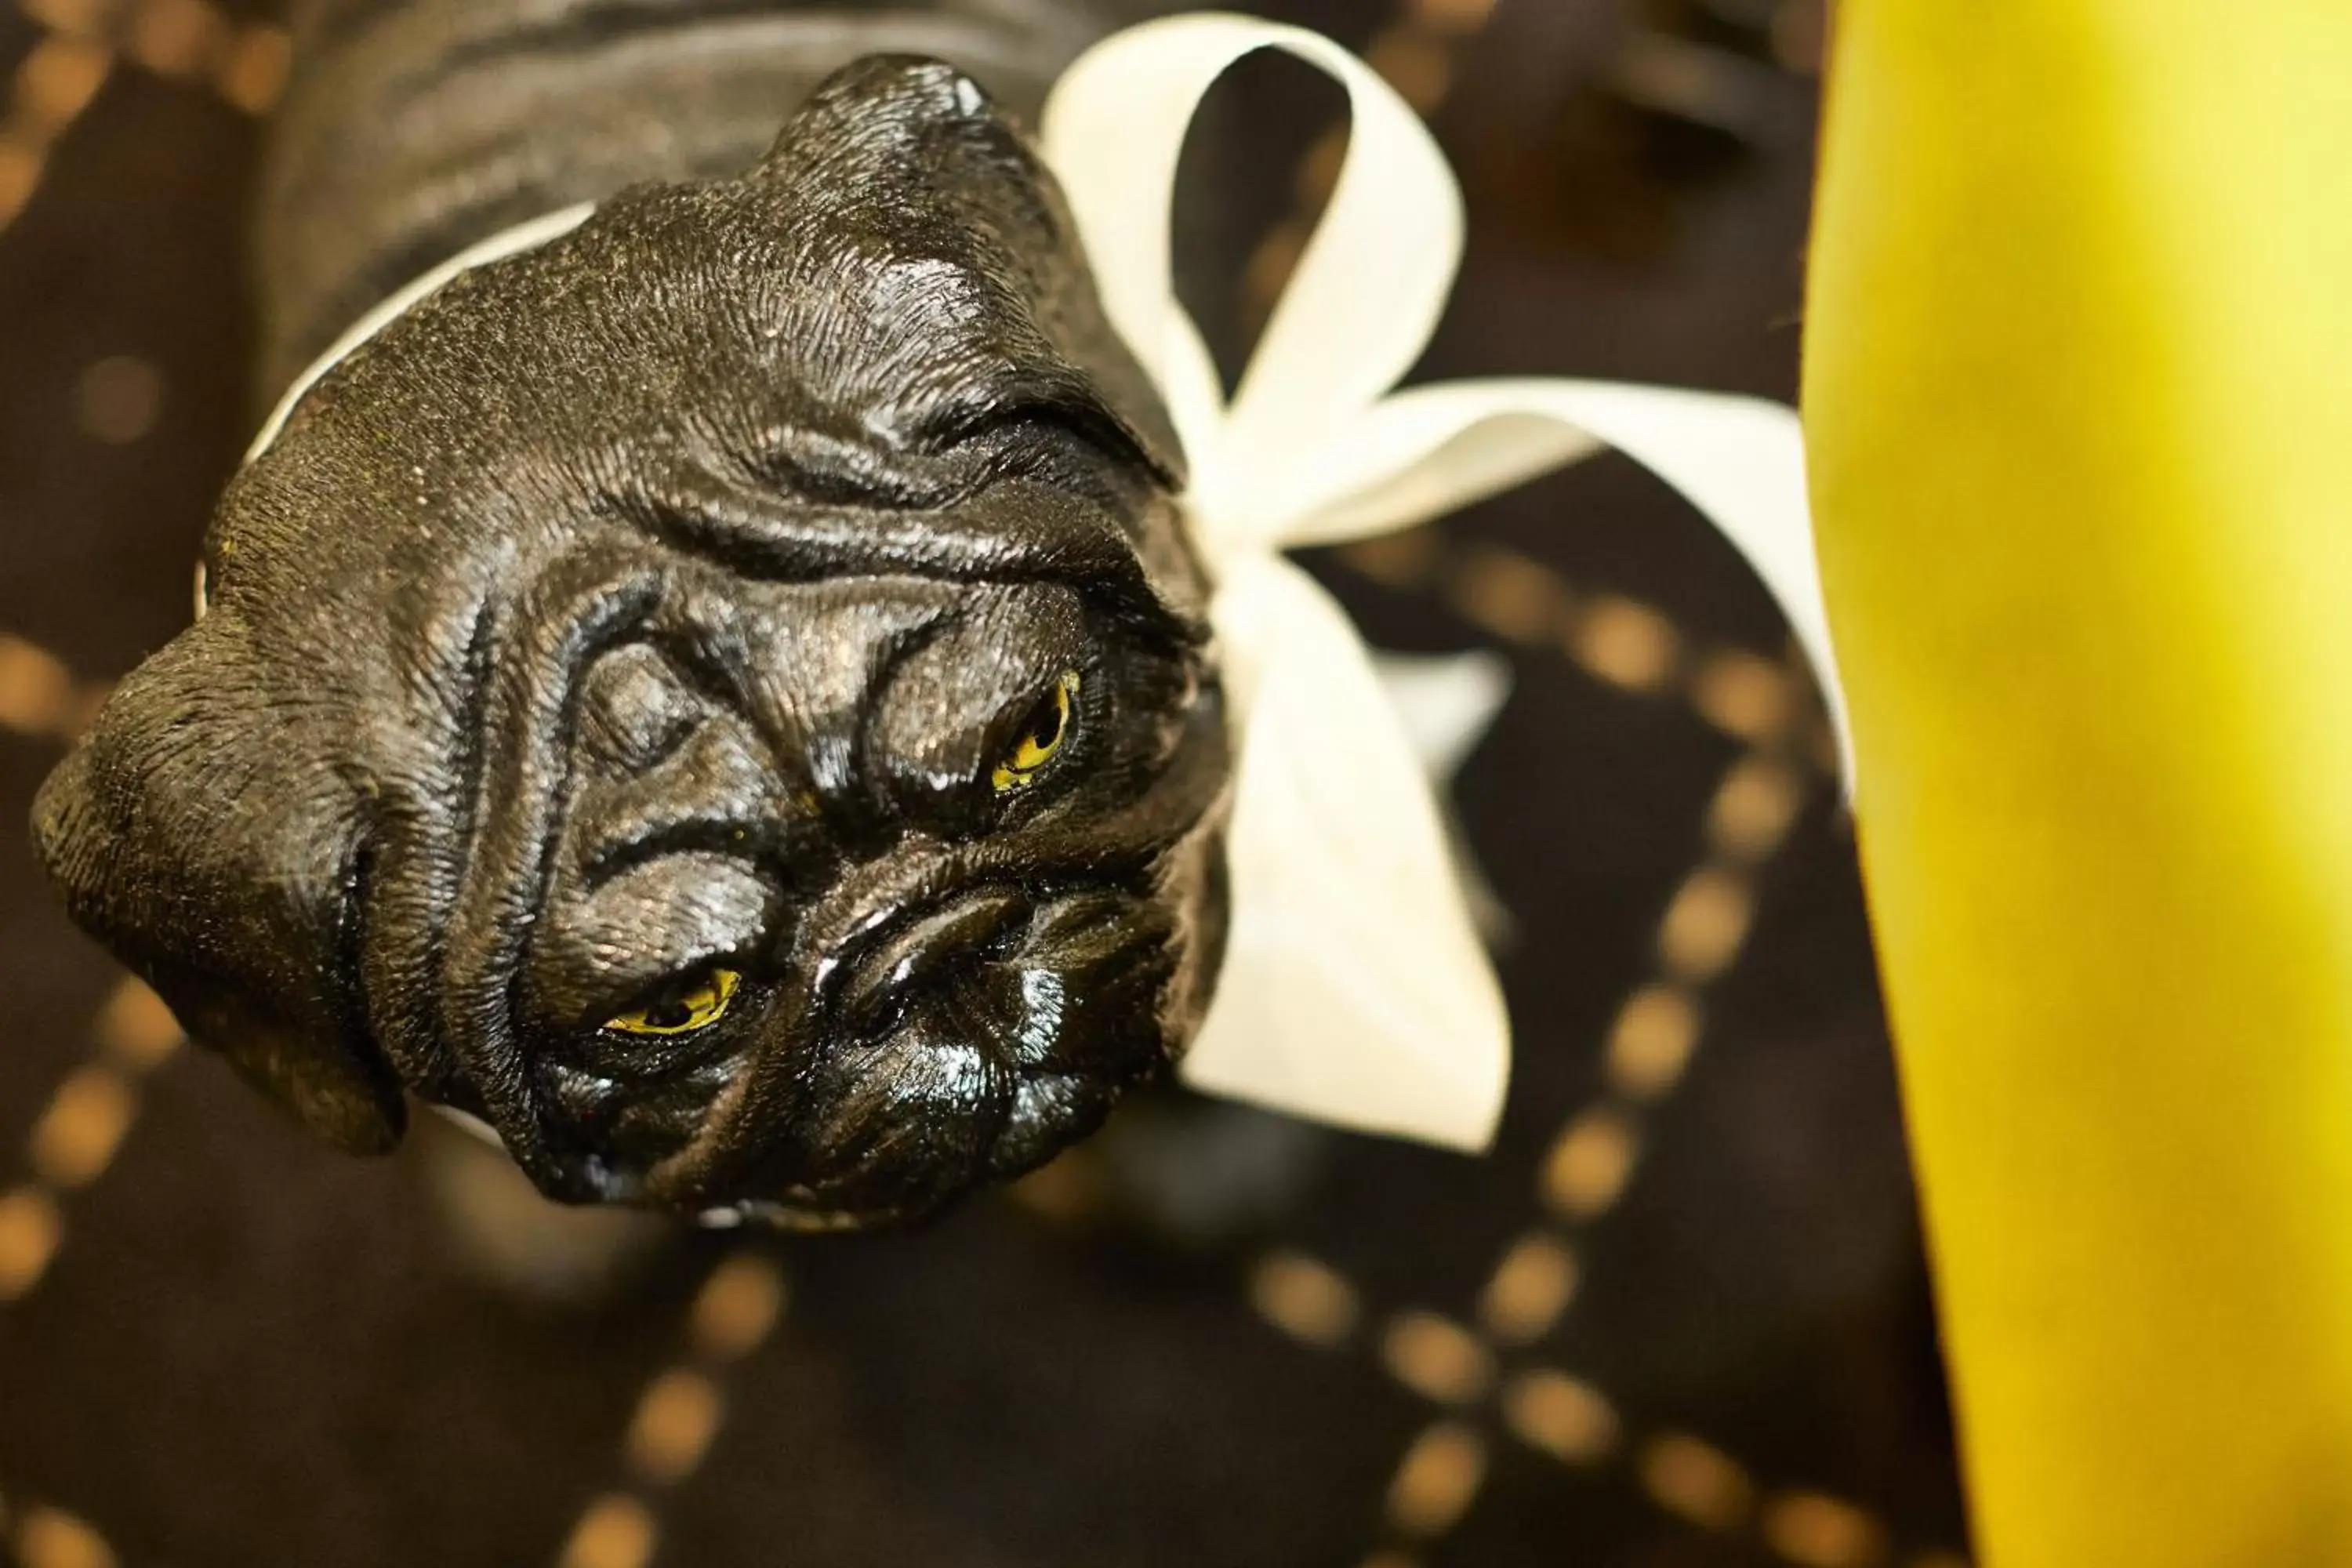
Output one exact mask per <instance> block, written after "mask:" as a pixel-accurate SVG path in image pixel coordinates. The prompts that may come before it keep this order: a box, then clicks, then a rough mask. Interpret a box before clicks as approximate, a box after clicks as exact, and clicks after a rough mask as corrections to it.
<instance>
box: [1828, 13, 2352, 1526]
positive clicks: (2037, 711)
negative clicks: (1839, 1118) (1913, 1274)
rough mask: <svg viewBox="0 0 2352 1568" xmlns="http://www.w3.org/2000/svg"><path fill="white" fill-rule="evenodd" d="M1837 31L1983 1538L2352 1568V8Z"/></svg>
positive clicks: (1911, 863) (1865, 565)
mask: <svg viewBox="0 0 2352 1568" xmlns="http://www.w3.org/2000/svg"><path fill="white" fill-rule="evenodd" d="M1839 23H1840V33H1839V37H1838V40H1837V47H1836V50H1835V59H1834V64H1833V68H1832V84H1831V93H1830V105H1831V107H1830V113H1829V120H1828V129H1827V137H1826V143H1825V148H1824V163H1823V176H1822V188H1821V193H1820V206H1819V212H1818V217H1817V230H1816V234H1815V239H1814V254H1813V258H1812V272H1811V301H1810V306H1809V310H1808V329H1807V334H1808V335H1807V363H1806V368H1805V392H1804V403H1805V412H1806V418H1807V424H1808V427H1809V437H1808V438H1809V443H1810V450H1811V465H1812V484H1813V498H1814V505H1815V510H1816V514H1817V521H1818V526H1819V529H1820V533H1821V548H1822V558H1823V569H1824V581H1825V584H1826V590H1827V595H1828V601H1829V608H1830V611H1831V620H1832V626H1833V629H1834V631H1835V634H1836V637H1837V643H1838V653H1839V659H1840V662H1841V664H1842V666H1843V669H1844V672H1845V676H1846V680H1847V686H1848V690H1849V694H1850V697H1851V700H1852V703H1853V723H1854V729H1855V736H1856V742H1857V754H1858V760H1859V800H1858V813H1859V820H1860V825H1861V835H1862V847H1863V856H1864V873H1865V877H1866V879H1867V882H1868V885H1869V892H1870V899H1871V905H1872V910H1873V914H1874V923H1875V926H1876V930H1877V933H1878V941H1879V943H1880V956H1881V963H1882V965H1883V968H1884V971H1885V978H1886V982H1887V990H1888V993H1889V996H1890V1001H1891V1006H1892V1010H1893V1020H1894V1027H1895V1037H1896V1041H1897V1047H1898V1051H1899V1054H1900V1058H1901V1067H1902V1073H1903V1079H1904V1091H1905V1096H1906V1107H1907V1112H1908V1116H1909V1119H1910V1124H1911V1131H1912V1136H1913V1143H1914V1148H1915V1151H1916V1159H1917V1163H1918V1168H1919V1172H1920V1177H1921V1185H1922V1191H1923V1196H1924V1202H1925V1206H1926V1214H1927V1226H1928V1232H1929V1237H1930V1245H1931V1250H1932V1254H1933V1259H1934V1266H1935V1268H1936V1272H1937V1289H1938V1292H1939V1298H1940V1300H1941V1304H1942V1309H1943V1313H1944V1324H1945V1333H1946V1341H1947V1347H1948V1353H1949V1357H1950V1361H1951V1363H1952V1368H1953V1372H1954V1373H1955V1378H1956V1386H1957V1392H1958V1407H1959V1416H1960V1424H1961V1433H1962V1441H1963V1447H1964V1452H1965V1458H1966V1463H1967V1469H1968V1475H1969V1486H1970V1492H1971V1496H1972V1506H1973V1508H1974V1510H1975V1516H1976V1521H1977V1526H1978V1531H1979V1544H1980V1548H1981V1551H1982V1553H1983V1557H1984V1559H1985V1561H1986V1562H1987V1563H1989V1564H1990V1565H1991V1568H2192V1565H2193V1568H2331V1565H2339V1564H2343V1565H2352V3H2347V0H2252V3H2241V4H2234V5H2218V4H2209V3H2206V0H2180V3H2177V4H2173V3H2158V0H2037V3H2033V4H2026V3H2023V0H1988V3H1985V4H1952V3H1949V0H1944V3H1935V4H1930V3H1925V0H1844V3H1843V5H1841V6H1840V8H1839Z"/></svg>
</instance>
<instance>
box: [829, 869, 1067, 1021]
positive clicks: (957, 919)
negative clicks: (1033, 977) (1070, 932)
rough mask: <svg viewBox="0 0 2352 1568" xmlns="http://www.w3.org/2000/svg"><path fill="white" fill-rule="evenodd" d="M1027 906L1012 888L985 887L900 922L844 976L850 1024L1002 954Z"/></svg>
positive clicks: (1018, 928)
mask: <svg viewBox="0 0 2352 1568" xmlns="http://www.w3.org/2000/svg"><path fill="white" fill-rule="evenodd" d="M1030 907H1031V906H1030V902H1029V900H1028V899H1027V898H1026V897H1025V896H1024V895H1023V894H1022V893H1020V892H1019V891H1017V890H1015V889H1011V888H989V889H982V890H981V891H979V892H974V893H966V894H964V895H962V896H961V897H959V898H957V899H954V900H950V902H948V903H945V904H941V905H940V906H939V907H937V908H935V909H930V910H924V911H922V912H921V913H919V914H917V915H914V916H912V917H910V918H908V919H905V920H901V921H898V922H897V923H895V924H894V925H893V926H892V927H891V928H890V929H889V930H888V931H887V932H886V933H885V934H884V935H883V937H882V938H881V939H880V940H879V941H878V942H876V943H875V944H874V946H873V947H872V948H871V949H870V950H869V951H868V952H866V955H865V957H864V958H863V959H861V960H860V961H859V962H858V963H856V966H855V967H854V968H853V969H852V970H851V972H850V973H849V975H848V976H847V978H846V979H845V983H844V984H843V986H842V992H841V1006H842V1009H843V1012H844V1014H845V1016H847V1017H848V1018H849V1019H850V1020H851V1021H852V1022H853V1023H854V1024H865V1023H869V1022H872V1021H873V1020H875V1019H877V1018H879V1017H882V1016H886V1015H887V1014H889V1013H892V1012H895V1011H897V1010H898V1009H899V1008H901V1007H903V1006H904V1005H906V1004H907V1003H908V1002H910V1001H912V1000H914V999H915V998H917V997H919V996H920V995H922V994H924V993H926V992H929V991H935V990H937V989H939V988H940V987H942V986H944V985H946V984H950V983H951V982H953V981H954V980H955V979H956V978H957V977H959V976H960V975H961V974H962V973H965V972H967V971H969V970H971V969H972V968H974V967H976V966H978V965H980V964H982V963H987V962H988V961H989V960H991V959H993V958H1001V957H1003V955H1004V953H1005V952H1006V951H1007V950H1008V949H1009V946H1010V939H1012V938H1013V936H1014V935H1016V934H1017V933H1018V932H1019V931H1021V930H1022V928H1023V927H1024V926H1025V925H1026V924H1027V923H1028V920H1029V914H1030Z"/></svg>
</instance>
